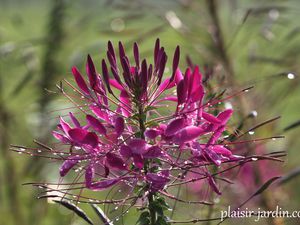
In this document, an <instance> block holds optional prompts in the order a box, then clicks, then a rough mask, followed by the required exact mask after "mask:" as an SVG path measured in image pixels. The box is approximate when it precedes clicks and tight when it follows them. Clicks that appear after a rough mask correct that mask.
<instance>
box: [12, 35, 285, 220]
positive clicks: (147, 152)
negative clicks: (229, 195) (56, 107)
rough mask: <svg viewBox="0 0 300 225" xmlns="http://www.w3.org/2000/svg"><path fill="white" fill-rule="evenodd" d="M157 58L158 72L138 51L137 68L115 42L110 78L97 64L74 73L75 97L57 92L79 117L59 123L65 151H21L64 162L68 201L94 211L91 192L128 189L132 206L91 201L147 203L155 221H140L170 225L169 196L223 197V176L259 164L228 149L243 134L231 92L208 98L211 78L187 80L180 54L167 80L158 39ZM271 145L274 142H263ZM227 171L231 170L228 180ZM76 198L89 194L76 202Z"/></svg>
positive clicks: (193, 73)
mask: <svg viewBox="0 0 300 225" xmlns="http://www.w3.org/2000/svg"><path fill="white" fill-rule="evenodd" d="M153 56H154V57H153V62H152V63H149V62H148V61H147V60H146V59H141V58H140V54H139V48H138V45H137V44H136V43H135V44H134V45H133V61H130V59H129V57H128V55H127V54H126V52H125V48H124V46H123V44H122V43H121V42H119V44H118V57H117V54H116V51H115V48H114V46H113V44H112V43H111V42H110V41H109V42H108V46H107V52H106V59H103V60H102V61H101V73H99V72H97V70H96V67H95V65H94V62H93V60H92V58H91V57H90V56H88V57H87V61H86V75H83V73H81V72H80V71H79V70H78V69H77V68H76V67H73V68H72V74H73V77H74V80H75V83H76V85H77V87H75V86H74V85H73V84H71V83H69V82H68V81H66V80H65V81H64V82H65V83H66V84H67V85H68V86H69V87H70V88H71V89H72V90H73V91H74V92H73V93H72V94H69V93H68V92H66V91H65V89H63V88H62V85H61V86H58V88H59V90H60V91H61V93H62V94H63V95H64V96H65V97H66V98H67V99H68V100H69V101H70V102H71V103H73V104H74V105H75V108H76V109H78V110H77V111H76V112H73V113H72V112H69V114H68V117H65V116H62V117H60V119H59V123H58V125H57V127H56V129H55V130H54V131H53V132H52V134H53V136H54V138H55V139H56V140H57V142H56V143H55V144H54V145H53V146H51V147H48V146H47V145H45V144H42V143H39V142H36V143H37V144H38V145H39V146H41V147H42V148H43V149H44V151H42V150H40V149H38V153H32V152H33V151H34V150H36V149H35V148H27V149H25V148H24V147H20V146H13V147H15V148H16V149H17V150H16V151H18V152H19V153H23V152H25V153H28V154H30V155H38V156H42V157H45V158H48V159H51V160H56V161H59V162H61V165H60V169H59V174H60V176H61V177H62V179H60V183H59V185H70V186H73V187H69V188H63V189H61V188H60V189H59V190H63V191H62V194H63V196H64V198H66V199H69V200H76V201H77V202H80V201H81V202H85V201H84V199H87V197H82V196H81V193H82V189H88V190H92V191H102V190H106V189H109V188H113V187H115V186H116V185H123V189H124V190H127V191H128V193H127V195H126V197H124V198H123V199H111V200H105V201H104V200H103V201H101V200H96V199H95V200H92V201H95V202H97V203H99V204H102V203H111V204H120V205H121V204H123V205H130V207H131V206H133V205H137V202H141V204H142V205H140V209H141V210H147V211H146V212H143V213H142V214H141V216H142V217H141V218H140V220H142V221H144V220H146V221H148V220H149V221H150V220H151V221H152V222H151V224H161V223H160V222H161V221H164V222H165V223H163V224H168V223H167V221H168V219H167V218H166V217H165V215H164V214H163V212H162V211H163V209H166V207H167V204H166V203H165V200H164V199H163V198H162V197H161V196H163V197H166V198H170V199H173V200H174V199H175V200H178V197H175V196H173V195H172V194H170V191H169V189H170V188H172V187H174V186H177V185H181V184H191V183H192V184H201V185H199V187H197V188H199V189H200V188H201V187H202V186H203V184H206V185H207V186H208V187H210V190H212V192H211V193H213V192H214V193H216V194H218V195H221V190H220V185H219V184H218V183H217V181H216V179H219V180H221V181H224V182H226V181H228V180H227V179H226V178H224V179H222V178H221V177H220V176H221V175H222V173H223V172H226V171H229V170H230V169H231V168H235V167H238V166H240V165H243V164H245V163H248V162H252V161H254V158H252V157H251V156H246V157H243V156H239V155H235V154H234V152H233V151H234V149H232V148H231V147H229V146H234V144H235V143H233V142H231V141H230V138H231V137H232V135H234V133H232V132H231V130H230V128H229V126H228V122H229V121H230V118H231V116H232V114H233V110H232V109H225V108H224V106H223V104H222V103H223V102H225V101H227V100H228V99H229V98H231V97H233V96H234V95H233V96H229V97H226V98H223V94H224V92H222V93H221V94H216V93H212V90H211V88H207V86H208V85H207V77H205V78H203V76H202V74H201V72H200V69H199V67H198V66H192V65H191V67H189V68H187V69H186V70H185V71H184V72H182V71H183V70H180V68H179V58H180V49H179V47H177V48H176V50H175V52H174V56H173V60H172V62H171V72H170V74H169V76H168V77H167V78H164V74H165V68H166V66H167V59H168V57H167V54H166V52H165V50H164V48H163V47H161V46H160V41H159V39H157V41H156V43H155V47H154V52H153ZM246 91H248V89H244V90H242V91H241V92H246ZM74 93H75V94H74ZM270 121H272V120H270ZM258 127H259V126H258ZM240 136H242V135H240ZM266 139H270V138H265V139H258V140H266ZM245 142H246V143H247V140H246V141H245ZM237 143H242V142H237ZM14 150H15V149H14ZM25 150H26V151H25ZM49 154H50V156H49ZM278 154H279V153H278ZM281 156H282V155H280V154H279V155H278V156H277V155H276V154H272V155H270V156H262V157H259V156H255V161H256V160H258V159H259V160H260V159H262V160H264V159H273V160H278V159H277V157H281ZM230 164H234V166H231V167H230V166H228V165H230ZM222 166H224V167H225V169H223V170H221V169H220V168H221V167H222ZM219 169H220V170H219ZM218 170H219V172H215V171H218ZM73 171H74V172H77V175H76V176H75V178H74V180H73V182H71V183H68V182H67V183H64V182H63V180H64V177H66V176H68V175H70V174H72V173H73ZM39 185H41V184H39ZM43 185H44V186H45V189H47V191H46V192H50V191H53V190H54V189H49V186H47V185H46V183H44V184H43ZM197 188H196V189H197ZM74 190H80V193H79V194H78V195H74V194H73V191H74ZM111 190H112V189H111ZM68 191H70V192H72V193H69V192H68ZM49 196H50V197H51V195H49ZM49 196H46V197H49ZM74 196H75V197H76V199H74ZM81 199H83V200H81ZM145 199H146V200H145ZM90 200H91V199H90ZM180 201H181V202H187V203H191V202H193V203H199V204H212V203H209V202H205V201H186V200H182V199H180ZM130 207H129V208H130ZM143 216H144V217H145V218H144V217H143ZM155 221H156V222H157V223H155ZM142 224H144V223H142ZM146 224H150V223H146Z"/></svg>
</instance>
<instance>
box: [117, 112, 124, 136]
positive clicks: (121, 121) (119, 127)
mask: <svg viewBox="0 0 300 225" xmlns="http://www.w3.org/2000/svg"><path fill="white" fill-rule="evenodd" d="M124 129H125V122H124V119H123V118H122V117H117V118H116V121H115V131H116V134H117V136H118V137H119V136H120V135H121V134H122V133H123V132H124Z"/></svg>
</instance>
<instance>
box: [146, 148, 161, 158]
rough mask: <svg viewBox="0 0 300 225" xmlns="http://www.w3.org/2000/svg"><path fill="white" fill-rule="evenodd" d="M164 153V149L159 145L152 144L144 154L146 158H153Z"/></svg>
mask: <svg viewBox="0 0 300 225" xmlns="http://www.w3.org/2000/svg"><path fill="white" fill-rule="evenodd" d="M162 155H163V152H162V150H161V149H160V148H159V147H158V146H151V147H150V148H148V151H147V152H146V154H144V155H143V157H144V158H145V159H153V158H157V157H160V156H162Z"/></svg>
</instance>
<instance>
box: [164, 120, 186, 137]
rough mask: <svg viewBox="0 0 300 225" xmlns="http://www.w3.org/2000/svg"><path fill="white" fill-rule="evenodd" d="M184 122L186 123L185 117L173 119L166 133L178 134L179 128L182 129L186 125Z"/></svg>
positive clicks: (167, 134) (169, 134)
mask: <svg viewBox="0 0 300 225" xmlns="http://www.w3.org/2000/svg"><path fill="white" fill-rule="evenodd" d="M184 124H185V119H184V118H179V119H175V120H173V121H171V122H170V123H169V124H168V126H167V128H166V130H165V135H166V136H172V135H174V134H176V133H177V132H178V131H179V130H181V129H182V128H183V127H184Z"/></svg>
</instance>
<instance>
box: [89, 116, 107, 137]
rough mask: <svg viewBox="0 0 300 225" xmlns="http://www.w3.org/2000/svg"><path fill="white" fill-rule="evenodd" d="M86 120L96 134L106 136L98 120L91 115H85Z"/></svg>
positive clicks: (104, 129)
mask: <svg viewBox="0 0 300 225" xmlns="http://www.w3.org/2000/svg"><path fill="white" fill-rule="evenodd" d="M86 120H87V121H88V123H89V124H90V125H91V126H92V127H93V128H94V129H95V130H96V131H97V132H99V133H100V134H103V135H106V128H105V127H104V125H103V124H102V123H101V122H100V121H99V120H98V119H96V118H95V117H93V116H91V115H87V116H86Z"/></svg>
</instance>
